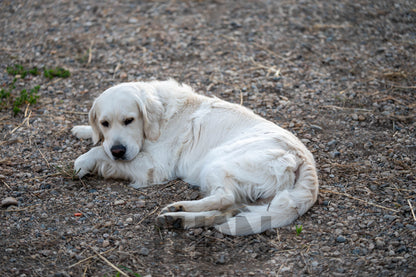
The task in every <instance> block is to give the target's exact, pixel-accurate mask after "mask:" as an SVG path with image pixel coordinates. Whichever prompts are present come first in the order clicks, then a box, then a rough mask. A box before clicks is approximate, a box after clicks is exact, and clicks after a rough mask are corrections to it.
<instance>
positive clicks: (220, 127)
mask: <svg viewBox="0 0 416 277" xmlns="http://www.w3.org/2000/svg"><path fill="white" fill-rule="evenodd" d="M89 124H90V125H89V126H87V125H83V126H75V127H74V128H73V129H72V132H73V134H74V135H75V136H77V137H78V138H92V140H93V142H94V144H97V143H99V142H100V141H101V142H102V145H100V146H96V147H94V148H92V149H91V150H90V151H88V152H87V153H85V154H83V155H81V156H80V157H78V158H77V159H76V161H75V170H76V172H77V174H78V176H79V177H80V178H81V177H83V176H84V175H86V174H88V173H98V174H99V175H101V176H103V177H104V178H110V177H111V178H121V179H128V180H130V181H131V182H132V186H133V187H134V188H140V187H145V186H149V185H152V184H160V183H165V182H168V181H170V180H174V179H177V178H180V179H182V180H184V181H185V182H187V183H189V184H191V185H194V186H198V187H200V189H201V190H202V191H203V192H204V193H205V195H206V197H205V198H202V199H200V200H194V201H181V202H176V203H173V204H171V205H168V206H167V207H165V208H164V209H163V210H162V212H161V213H160V215H159V216H158V218H157V222H158V224H160V225H162V226H167V227H175V228H192V227H201V226H214V227H215V228H216V229H217V230H219V231H220V232H222V233H225V234H230V235H248V234H255V233H260V232H263V231H265V230H267V229H270V228H276V227H281V226H285V225H287V224H290V223H292V222H293V221H294V220H295V219H296V218H297V217H299V216H300V215H302V214H304V213H305V212H306V211H307V210H308V209H309V208H310V207H311V206H312V205H313V204H314V202H315V201H316V199H317V194H318V178H317V173H316V168H315V162H314V159H313V156H312V154H311V153H310V152H309V151H308V150H307V149H306V147H305V146H304V145H303V144H302V143H301V142H300V140H299V139H297V138H296V137H295V136H294V135H293V134H292V133H290V132H288V131H286V130H284V129H282V128H280V127H279V126H277V125H275V124H274V123H272V122H270V121H267V120H265V119H263V118H261V117H260V116H258V115H256V114H254V113H253V112H252V111H250V110H249V109H247V108H245V107H243V106H241V105H236V104H231V103H228V102H225V101H223V100H220V99H218V98H215V97H213V98H209V97H206V96H202V95H199V94H196V93H194V92H193V90H192V89H191V88H190V87H189V86H187V85H180V84H178V83H177V82H176V81H174V80H168V81H153V82H132V83H123V84H119V85H117V86H114V87H111V88H109V89H107V90H106V91H104V92H103V93H102V94H101V95H100V96H99V97H98V98H97V99H96V100H95V101H94V104H93V106H92V108H91V110H90V112H89Z"/></svg>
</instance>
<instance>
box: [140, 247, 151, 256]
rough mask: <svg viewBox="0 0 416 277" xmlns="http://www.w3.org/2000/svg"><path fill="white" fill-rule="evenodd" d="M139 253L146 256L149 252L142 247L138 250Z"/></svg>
mask: <svg viewBox="0 0 416 277" xmlns="http://www.w3.org/2000/svg"><path fill="white" fill-rule="evenodd" d="M139 253H140V255H143V256H147V255H149V253H150V251H149V249H147V248H146V247H142V248H140V251H139Z"/></svg>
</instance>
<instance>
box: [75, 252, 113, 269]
mask: <svg viewBox="0 0 416 277" xmlns="http://www.w3.org/2000/svg"><path fill="white" fill-rule="evenodd" d="M114 249H116V247H114V248H111V249H109V250H107V251H105V252H103V253H102V254H106V253H108V252H111V251H113V250H114ZM95 257H97V255H93V256H90V257H88V258H85V259H83V260H81V261H78V262H76V263H74V264H72V265H70V266H69V267H68V268H71V267H74V266H76V265H79V264H81V263H83V262H86V261H88V260H91V259H93V258H95Z"/></svg>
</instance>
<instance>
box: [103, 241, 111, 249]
mask: <svg viewBox="0 0 416 277" xmlns="http://www.w3.org/2000/svg"><path fill="white" fill-rule="evenodd" d="M109 245H110V241H109V240H106V239H105V240H104V241H103V247H108V246H109Z"/></svg>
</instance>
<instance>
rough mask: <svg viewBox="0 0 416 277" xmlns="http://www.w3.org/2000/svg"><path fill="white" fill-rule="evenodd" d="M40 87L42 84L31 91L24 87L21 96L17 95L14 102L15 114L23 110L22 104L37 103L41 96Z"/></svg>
mask: <svg viewBox="0 0 416 277" xmlns="http://www.w3.org/2000/svg"><path fill="white" fill-rule="evenodd" d="M39 89H40V86H35V87H34V88H32V89H31V90H30V91H29V92H27V90H26V89H22V91H20V96H19V97H16V99H15V100H14V102H13V113H14V115H17V114H18V113H19V112H20V111H21V109H20V107H21V106H22V105H24V104H36V101H37V99H38V98H39V95H37V94H38V92H39Z"/></svg>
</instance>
